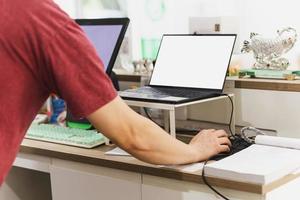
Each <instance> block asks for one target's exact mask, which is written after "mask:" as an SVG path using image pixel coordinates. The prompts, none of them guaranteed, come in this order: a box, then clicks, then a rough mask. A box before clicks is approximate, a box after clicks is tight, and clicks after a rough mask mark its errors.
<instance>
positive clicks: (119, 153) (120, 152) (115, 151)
mask: <svg viewBox="0 0 300 200" xmlns="http://www.w3.org/2000/svg"><path fill="white" fill-rule="evenodd" d="M104 154H105V155H111V156H131V155H130V154H129V153H127V152H126V151H124V150H123V149H121V148H119V147H116V148H114V149H112V150H110V151H107V152H105V153H104Z"/></svg>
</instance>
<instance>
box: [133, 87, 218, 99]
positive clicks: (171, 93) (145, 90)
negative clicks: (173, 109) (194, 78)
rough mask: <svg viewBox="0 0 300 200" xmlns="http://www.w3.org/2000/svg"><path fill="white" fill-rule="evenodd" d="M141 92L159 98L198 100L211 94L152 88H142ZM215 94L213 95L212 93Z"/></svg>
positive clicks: (189, 90)
mask: <svg viewBox="0 0 300 200" xmlns="http://www.w3.org/2000/svg"><path fill="white" fill-rule="evenodd" d="M138 90H139V92H141V93H143V94H149V95H157V96H176V97H187V98H197V97H201V96H204V95H207V94H209V93H208V92H207V91H206V92H204V91H199V90H193V89H181V88H151V87H142V88H139V89H138ZM212 94H213V93H212Z"/></svg>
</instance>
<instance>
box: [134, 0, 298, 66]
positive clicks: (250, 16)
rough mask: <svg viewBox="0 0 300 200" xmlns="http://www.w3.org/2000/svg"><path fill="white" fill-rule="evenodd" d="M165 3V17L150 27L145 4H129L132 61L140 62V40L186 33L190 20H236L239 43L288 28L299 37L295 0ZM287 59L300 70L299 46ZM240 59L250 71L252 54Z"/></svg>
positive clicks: (188, 0)
mask: <svg viewBox="0 0 300 200" xmlns="http://www.w3.org/2000/svg"><path fill="white" fill-rule="evenodd" d="M154 1H155V0H154ZM165 3H166V15H165V16H164V18H163V19H162V21H161V22H159V23H156V22H154V23H153V22H151V21H150V20H149V19H148V18H147V16H146V15H145V0H140V1H136V0H128V6H129V8H130V9H129V10H130V12H129V17H131V18H132V20H133V23H134V26H136V28H135V30H133V32H132V34H133V38H134V41H133V43H134V44H133V48H134V59H138V58H140V39H141V37H143V36H145V35H146V36H147V37H149V35H152V36H153V37H157V36H160V35H162V33H188V30H189V29H188V19H189V17H218V16H235V17H237V18H238V21H239V33H238V34H239V37H240V39H239V40H240V41H241V42H242V41H243V40H246V39H247V40H248V39H249V36H250V33H251V32H257V33H261V34H263V35H265V36H268V37H275V36H276V31H277V30H278V29H281V28H284V27H288V26H291V27H294V28H296V29H297V30H298V31H299V33H300V22H299V20H298V19H299V18H300V12H299V6H298V4H299V3H298V1H295V0H285V1H272V0H185V1H182V0H165ZM238 45H239V46H241V44H238ZM287 58H289V59H290V61H291V63H292V64H291V67H290V69H299V68H300V67H299V65H300V43H299V42H298V43H297V44H296V46H295V48H294V49H293V50H292V51H291V52H290V53H288V55H287ZM239 59H241V64H242V65H243V67H244V68H249V67H250V66H251V64H252V63H253V62H254V60H253V59H252V55H251V54H248V55H242V56H239Z"/></svg>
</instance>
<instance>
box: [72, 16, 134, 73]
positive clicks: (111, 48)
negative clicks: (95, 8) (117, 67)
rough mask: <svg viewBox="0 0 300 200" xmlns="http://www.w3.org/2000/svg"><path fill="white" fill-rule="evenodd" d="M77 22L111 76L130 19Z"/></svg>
mask: <svg viewBox="0 0 300 200" xmlns="http://www.w3.org/2000/svg"><path fill="white" fill-rule="evenodd" d="M76 22H77V23H78V24H79V25H80V27H81V28H82V30H83V31H84V32H85V34H86V36H87V37H88V39H89V40H90V41H91V43H92V44H93V45H94V47H95V49H96V50H97V53H98V55H99V57H100V58H101V60H102V62H103V65H104V68H105V71H106V73H107V74H108V75H110V74H111V72H112V69H113V66H114V64H115V61H116V59H117V55H118V53H119V50H120V47H121V44H122V41H123V39H124V36H125V33H126V30H127V27H128V24H129V19H128V18H107V19H77V20H76Z"/></svg>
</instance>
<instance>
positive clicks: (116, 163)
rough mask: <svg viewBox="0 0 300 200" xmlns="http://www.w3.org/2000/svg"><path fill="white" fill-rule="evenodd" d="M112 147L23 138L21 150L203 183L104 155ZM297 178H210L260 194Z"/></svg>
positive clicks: (184, 174) (177, 172)
mask: <svg viewBox="0 0 300 200" xmlns="http://www.w3.org/2000/svg"><path fill="white" fill-rule="evenodd" d="M112 148H114V147H113V146H105V145H103V146H100V147H98V148H95V149H82V148H76V147H71V146H65V145H59V144H53V143H47V142H40V141H34V140H29V139H24V140H23V143H22V145H21V149H20V152H22V153H28V154H33V155H40V156H46V157H50V158H57V159H62V160H69V161H75V162H80V163H84V164H91V165H96V166H101V167H108V168H113V169H120V170H125V171H131V172H137V173H143V174H148V175H153V176H159V177H164V178H170V179H175V180H181V181H188V182H193V183H200V184H203V181H202V177H201V171H198V172H195V173H187V172H183V171H181V170H180V169H176V168H167V167H161V166H156V165H151V164H147V163H144V162H141V161H139V160H137V159H135V158H133V157H129V156H108V155H105V154H104V153H105V152H106V151H108V150H111V149H112ZM295 178H297V176H295V175H289V176H286V177H284V178H282V179H280V180H278V181H275V182H273V183H271V184H268V185H255V184H250V183H242V182H236V181H229V180H222V179H218V178H212V177H211V178H208V181H209V182H210V183H211V184H212V185H214V186H219V187H224V188H228V189H234V190H239V191H245V192H251V193H257V194H266V193H267V192H270V191H272V190H274V189H275V188H278V187H279V186H281V185H283V184H285V183H287V182H289V181H291V180H293V179H295Z"/></svg>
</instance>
